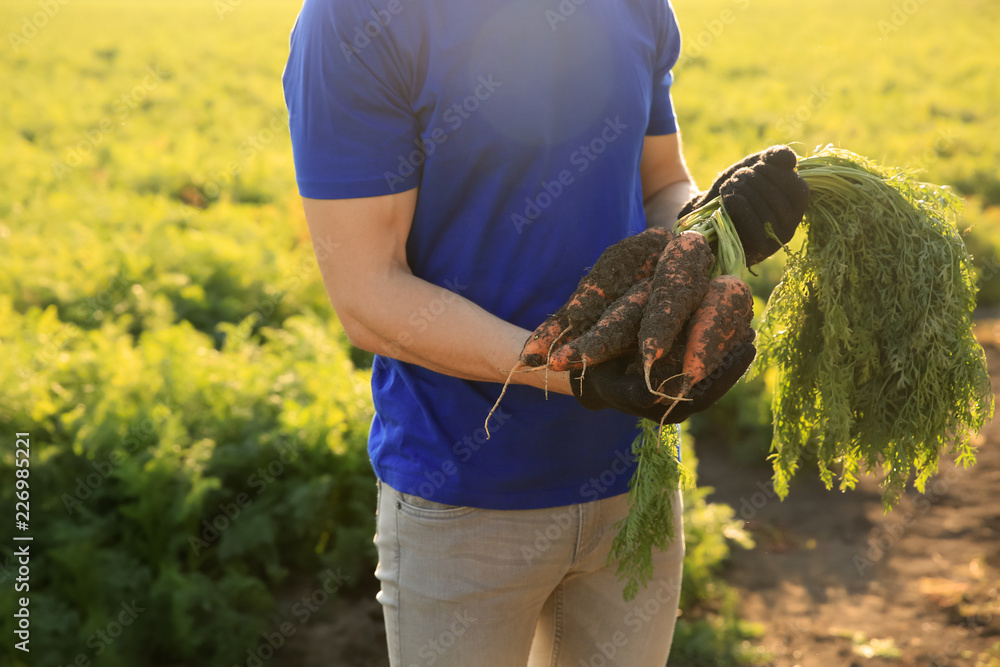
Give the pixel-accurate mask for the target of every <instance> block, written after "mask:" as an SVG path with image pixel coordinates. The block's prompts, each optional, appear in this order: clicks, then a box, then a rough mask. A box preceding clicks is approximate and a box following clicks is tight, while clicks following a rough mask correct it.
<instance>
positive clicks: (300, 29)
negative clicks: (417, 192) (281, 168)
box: [282, 0, 420, 199]
mask: <svg viewBox="0 0 1000 667" xmlns="http://www.w3.org/2000/svg"><path fill="white" fill-rule="evenodd" d="M365 9H370V7H369V6H368V5H367V3H365V2H363V1H362V0H357V1H352V0H346V1H345V0H337V1H334V0H306V1H305V3H304V4H303V6H302V10H301V12H300V13H299V16H298V19H297V20H296V22H295V26H294V28H293V29H292V34H291V41H290V50H289V56H288V62H287V63H286V65H285V70H284V73H283V74H282V85H283V88H284V95H285V105H286V107H287V108H288V123H289V131H290V133H291V138H292V153H293V156H294V159H295V175H296V180H297V181H298V186H299V193H300V194H301V195H302V196H303V197H309V198H312V199H348V198H354V197H374V196H379V195H385V194H391V193H393V192H402V191H404V190H409V189H411V188H413V187H416V186H417V185H418V183H419V180H420V169H419V168H413V167H412V166H411V165H410V164H409V163H408V162H407V161H406V158H405V157H404V156H407V155H408V154H409V153H410V152H411V151H412V150H413V149H414V145H415V144H414V142H415V141H419V136H420V134H419V124H418V122H417V119H416V117H415V115H414V113H413V111H412V109H411V107H410V105H409V102H408V100H407V94H406V80H405V73H404V72H405V70H404V69H403V68H401V66H400V63H399V58H398V57H397V54H395V53H394V51H393V48H392V43H391V40H390V39H389V38H388V37H387V36H386V31H385V29H384V27H382V26H379V27H380V28H382V29H381V30H375V29H370V30H368V32H366V26H368V24H371V23H372V16H371V15H370V14H368V15H366V14H365ZM373 25H374V24H373ZM370 33H376V34H375V35H374V36H371V34H370ZM417 145H419V143H418V144H417ZM400 165H404V166H405V167H406V168H402V167H401V166H400Z"/></svg>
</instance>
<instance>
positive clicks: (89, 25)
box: [0, 0, 1000, 667]
mask: <svg viewBox="0 0 1000 667" xmlns="http://www.w3.org/2000/svg"><path fill="white" fill-rule="evenodd" d="M913 4H914V5H915V6H917V8H918V9H917V10H916V11H913V12H909V13H907V12H906V11H904V10H902V9H900V7H901V6H899V5H894V4H892V3H890V2H886V1H879V2H870V1H867V0H848V1H846V2H845V1H844V0H838V1H837V2H834V1H833V0H818V1H817V2H812V3H810V4H809V5H808V7H807V8H806V7H804V6H803V5H802V4H801V3H793V2H792V1H791V0H757V1H756V2H753V3H752V4H751V3H750V2H745V1H735V0H732V1H731V0H724V1H723V0H717V1H714V2H694V1H693V0H677V1H676V2H674V5H675V8H676V10H677V12H678V16H679V18H680V21H681V28H682V31H683V34H684V36H685V46H684V49H683V52H682V56H681V61H680V63H679V65H678V67H677V69H676V85H675V96H674V97H675V103H676V106H677V109H678V112H679V114H680V123H681V126H682V128H683V129H684V137H685V143H686V146H687V150H686V154H687V157H688V162H689V164H690V166H691V168H692V170H693V172H694V173H695V176H696V177H697V179H698V181H699V182H700V183H702V184H706V183H708V182H710V181H711V179H712V178H713V177H714V174H715V172H716V171H717V170H719V169H722V168H723V167H725V166H726V165H728V164H730V163H732V162H734V161H735V160H737V159H739V158H740V157H742V156H743V155H745V154H748V153H751V152H755V151H757V150H760V149H761V148H763V147H765V146H768V145H771V144H774V143H789V142H796V143H795V144H794V145H795V147H796V149H797V150H799V152H800V153H807V152H810V151H811V150H812V148H813V147H814V146H815V145H817V144H822V143H827V142H833V143H835V144H840V145H842V146H844V147H845V148H850V149H852V150H854V151H857V152H860V153H863V154H866V155H870V156H872V157H873V158H876V159H878V160H880V161H882V162H884V163H886V164H898V165H900V166H905V167H913V168H918V169H923V170H924V173H925V176H926V178H927V180H931V181H934V182H938V183H948V184H952V185H953V186H954V187H955V188H956V189H957V190H958V191H959V192H960V193H961V194H963V195H965V196H966V198H967V207H966V217H965V219H964V220H963V221H962V225H963V227H968V228H970V229H971V231H969V232H968V233H967V235H966V238H967V241H968V243H969V245H970V247H971V249H972V251H973V253H974V254H975V256H976V261H977V266H978V267H979V269H980V272H981V279H982V291H981V294H980V305H981V307H983V308H992V307H995V306H996V305H997V304H998V303H1000V251H998V246H1000V233H998V230H1000V208H998V205H1000V163H998V158H997V156H998V155H1000V127H998V121H997V116H996V114H995V113H994V110H995V109H996V108H998V106H1000V89H998V88H997V87H996V86H995V82H996V80H997V67H998V66H997V63H996V59H995V58H993V57H992V54H993V52H994V49H993V48H992V46H991V43H990V41H989V40H990V39H992V38H990V37H989V35H991V34H993V33H994V32H995V31H994V30H991V29H989V26H993V27H994V28H995V27H997V26H998V23H1000V22H998V20H997V19H998V14H1000V7H998V6H997V5H996V4H995V3H990V2H988V1H986V0H981V1H975V0H963V1H962V2H957V3H949V4H948V5H947V6H945V5H943V4H934V3H928V4H922V3H921V4H919V5H918V4H917V3H913ZM299 5H300V3H299V1H298V0H242V1H236V0H216V1H215V2H208V1H207V0H205V1H194V0H169V1H168V0H147V1H146V2H142V3H135V2H128V1H126V0H73V2H55V1H54V0H53V2H48V3H47V2H36V1H29V0H10V1H8V2H5V3H3V5H2V6H0V25H3V26H5V28H6V31H5V32H7V41H8V45H7V48H6V49H5V51H4V54H3V56H2V58H0V76H2V79H3V81H4V83H5V91H6V102H5V103H4V104H3V105H0V145H2V146H3V147H4V150H3V151H0V173H2V174H3V184H2V185H0V263H2V266H3V270H2V271H0V380H2V382H0V431H2V432H3V433H6V434H11V433H14V432H17V431H26V432H29V433H30V434H31V440H32V467H31V477H30V481H31V494H32V495H31V501H32V505H33V507H32V509H33V513H32V522H31V532H32V534H33V536H34V537H35V541H34V543H33V545H34V546H33V549H34V551H33V556H32V561H31V594H30V595H31V607H30V609H31V623H32V627H33V628H34V629H35V634H34V635H33V637H34V638H35V641H33V642H32V655H31V661H30V664H31V665H32V666H33V667H50V666H56V665H66V664H78V665H82V664H96V665H111V666H117V665H122V666H126V665H127V666H135V665H168V664H171V665H176V664H190V665H198V666H201V665H205V666H215V665H230V664H233V663H234V662H245V661H246V660H247V658H246V655H247V649H248V647H254V646H257V645H258V644H259V642H260V638H261V636H262V633H267V632H269V631H270V632H273V629H274V628H275V627H280V623H282V622H284V621H287V615H285V616H282V614H281V610H279V609H278V606H277V605H276V602H275V600H276V598H277V597H278V596H279V595H280V593H281V591H282V587H283V586H285V585H286V584H287V583H288V582H289V581H290V580H291V579H292V578H294V577H304V578H307V579H309V580H311V581H312V582H313V583H314V585H315V586H317V587H323V586H327V588H326V590H334V589H337V590H339V589H343V588H347V589H350V588H352V587H364V586H365V582H368V583H370V582H371V581H372V574H371V573H372V570H373V568H374V560H375V555H374V549H373V546H372V544H371V537H372V533H373V526H374V523H373V520H374V517H373V513H374V496H375V487H374V481H373V480H374V478H373V476H372V473H371V469H370V465H369V463H368V460H367V454H366V451H365V440H366V436H367V430H368V427H369V424H370V420H371V416H372V407H371V400H370V393H369V389H368V382H369V373H370V370H369V368H368V367H369V366H370V360H371V357H370V355H367V354H365V353H362V352H360V351H359V350H356V349H353V348H352V347H351V346H350V345H349V344H348V343H347V341H346V338H345V337H344V335H343V333H342V331H341V330H340V328H339V325H338V323H337V321H336V318H335V316H334V314H333V312H332V310H331V308H330V306H329V303H328V301H327V297H326V293H325V291H324V289H323V285H322V282H321V281H320V278H319V274H318V269H317V266H316V262H315V258H314V247H313V246H314V244H315V246H316V247H317V248H318V249H320V250H322V249H323V247H324V246H323V243H324V241H325V240H324V239H310V238H309V235H308V232H307V228H306V225H305V221H304V218H303V215H302V213H301V208H300V205H299V200H298V197H297V192H296V188H295V182H294V170H293V165H292V159H291V149H290V143H289V140H288V135H287V120H286V118H287V117H286V115H285V111H284V105H283V101H282V97H281V87H280V75H281V70H282V67H283V65H284V60H285V56H286V54H287V42H288V33H289V30H290V29H291V26H292V23H293V21H294V19H295V15H296V13H297V11H298V8H299ZM903 6H908V5H903ZM760 269H761V270H760V271H759V273H760V275H759V276H758V277H757V278H754V282H753V287H754V291H755V294H756V295H757V296H758V297H759V298H760V299H766V297H767V294H768V293H769V291H770V289H771V288H772V287H773V286H774V284H776V282H777V281H778V280H779V279H780V273H781V262H780V259H776V260H772V261H771V262H768V263H767V264H766V265H765V266H762V267H760ZM762 304H763V302H762V301H761V302H760V303H758V307H757V313H758V314H759V313H760V311H761V309H762ZM769 392H770V384H769V382H768V379H767V377H766V376H765V377H763V378H760V379H758V380H756V381H754V382H753V383H748V384H743V385H740V386H738V387H737V389H736V390H734V391H733V392H731V393H730V394H729V395H727V396H726V397H725V399H723V400H722V401H720V403H719V404H718V405H717V406H716V407H714V408H713V409H712V410H711V411H710V412H709V413H706V414H705V415H703V416H701V417H699V418H696V419H693V420H691V423H690V425H689V429H688V433H689V434H690V436H693V438H694V439H697V440H698V441H714V442H719V443H723V445H724V446H725V447H728V448H729V451H730V455H731V456H732V457H733V458H734V459H736V460H739V461H742V462H744V463H746V464H747V465H760V464H761V463H762V462H763V461H764V460H765V459H766V456H767V451H768V447H769V443H770V425H769V423H770V417H769V409H768V403H769ZM686 444H687V447H688V450H689V451H688V453H687V455H686V458H685V460H686V461H687V462H689V463H690V464H691V465H692V466H693V465H694V463H693V462H694V461H695V458H694V450H693V446H692V441H691V438H687V439H686ZM13 466H14V457H13V453H12V451H11V450H10V449H9V448H5V449H4V451H3V453H2V456H0V478H2V479H5V480H9V479H12V478H13ZM709 491H710V490H709V489H704V488H701V489H697V490H694V491H691V492H689V493H688V496H687V499H686V510H685V534H686V538H687V540H688V543H687V544H688V556H687V558H686V561H685V581H684V584H685V585H684V599H683V605H682V606H683V614H682V616H681V618H680V620H679V624H678V628H677V638H676V640H675V643H674V655H675V656H676V657H677V661H678V662H679V663H680V664H686V665H736V664H759V663H764V662H766V661H767V654H766V652H765V651H763V650H762V649H760V648H759V647H755V645H754V639H755V638H756V637H758V636H759V634H760V629H759V628H756V627H754V626H751V625H748V624H746V623H744V622H742V621H741V620H740V619H739V617H738V613H737V605H736V600H735V596H734V593H733V592H732V591H731V590H730V589H729V588H728V587H727V586H726V584H725V583H724V581H723V580H722V578H721V572H722V568H723V567H724V564H725V561H726V558H727V555H728V553H729V549H730V548H731V546H732V545H740V547H741V548H742V547H749V546H751V542H750V539H749V536H748V534H747V533H746V532H744V530H743V528H742V522H740V521H737V520H735V519H734V512H733V510H732V509H731V508H729V507H728V506H726V505H722V504H719V503H712V502H709V501H708V499H707V496H708V495H709ZM13 504H14V497H13V486H12V485H11V484H8V483H4V484H2V485H0V508H2V510H3V513H4V516H12V515H13ZM11 544H12V542H11V541H10V540H4V541H0V561H2V562H0V580H2V581H3V582H4V585H5V586H7V585H11V581H12V579H13V577H14V576H15V573H16V566H15V565H14V562H15V560H14V558H13V556H12V553H13V547H12V546H11ZM331 581H332V582H333V583H332V585H330V584H331ZM0 600H2V601H0V618H2V620H0V631H2V633H3V635H4V636H5V637H8V638H9V637H11V636H12V635H11V633H12V631H13V629H14V619H13V616H12V613H13V611H14V609H15V604H16V603H15V598H14V597H13V596H11V595H5V596H3V597H2V598H0ZM123 605H124V606H125V607H129V605H132V606H131V607H129V608H131V609H132V610H133V612H132V616H128V618H129V619H130V620H129V627H127V628H122V627H121V625H118V623H119V620H118V619H121V618H122V613H123V611H122V610H123V608H124V607H123ZM139 609H141V611H139ZM133 617H134V618H133ZM298 620H301V619H298ZM116 627H117V631H114V629H115V628H116ZM102 633H103V634H102ZM81 656H82V657H81ZM0 661H2V662H3V663H4V664H12V665H26V664H29V663H28V662H27V661H25V659H24V656H23V655H22V654H20V653H19V652H17V651H15V650H14V649H13V647H12V642H11V641H9V640H8V641H5V642H3V643H2V644H0ZM990 664H992V663H990Z"/></svg>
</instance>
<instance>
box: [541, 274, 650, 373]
mask: <svg viewBox="0 0 1000 667" xmlns="http://www.w3.org/2000/svg"><path fill="white" fill-rule="evenodd" d="M652 283H653V281H652V279H651V278H646V279H645V280H640V281H639V282H637V283H636V284H635V285H633V286H632V288H631V289H630V290H629V291H627V292H626V293H625V294H623V295H622V296H620V297H618V299H617V300H616V301H615V302H614V303H613V304H611V306H610V307H608V309H607V310H606V311H604V315H603V316H602V317H601V319H600V320H598V321H597V324H595V325H594V326H593V327H591V328H590V329H588V330H587V332H586V333H585V334H583V335H582V336H579V337H577V338H574V339H573V340H572V341H570V342H569V343H567V344H566V345H563V346H562V347H560V348H559V349H558V350H557V351H556V352H555V353H554V354H553V355H552V357H551V359H550V360H549V364H550V368H553V370H554V369H555V367H559V368H562V367H567V368H568V367H571V366H570V364H572V363H577V362H579V363H581V364H582V366H583V367H584V368H586V367H587V366H592V365H593V364H598V363H600V362H602V361H607V360H608V359H614V358H615V357H620V356H621V355H623V354H627V353H628V352H629V351H630V350H634V349H636V347H637V346H638V342H637V338H636V337H637V336H638V334H639V324H640V323H641V322H642V314H643V311H644V310H645V309H646V304H647V303H648V301H649V293H650V288H651V286H652Z"/></svg>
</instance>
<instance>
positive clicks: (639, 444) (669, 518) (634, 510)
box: [608, 419, 683, 600]
mask: <svg viewBox="0 0 1000 667" xmlns="http://www.w3.org/2000/svg"><path fill="white" fill-rule="evenodd" d="M632 454H634V455H635V456H636V458H637V459H638V462H639V463H638V466H637V467H636V470H635V472H634V473H633V474H632V479H631V480H629V485H628V487H629V491H628V504H629V513H628V516H626V517H625V518H624V519H622V520H621V521H619V522H618V523H617V524H615V528H617V529H618V534H617V535H616V536H615V539H614V542H613V543H612V545H611V553H610V554H609V558H608V560H609V562H615V561H617V563H618V569H617V572H616V574H617V575H618V578H619V580H622V581H624V582H625V589H624V591H623V592H622V595H623V597H624V598H625V599H626V600H633V599H635V596H636V593H638V592H639V586H640V585H641V586H643V587H645V586H646V585H647V584H648V583H649V580H650V578H651V577H652V576H653V561H652V552H653V549H657V550H659V551H664V550H666V548H667V546H668V545H669V544H670V543H671V542H672V541H673V540H674V533H675V528H676V527H675V526H674V512H675V511H676V509H675V508H674V503H673V497H674V492H675V491H676V489H678V488H679V487H680V485H681V477H682V473H681V471H682V470H683V468H682V467H681V465H680V464H679V463H678V461H677V456H678V454H680V433H679V431H678V430H677V429H676V428H674V427H673V426H667V427H665V428H662V429H661V428H660V426H659V424H657V423H656V422H653V421H650V420H649V419H641V420H639V435H638V436H637V437H636V439H635V442H633V443H632Z"/></svg>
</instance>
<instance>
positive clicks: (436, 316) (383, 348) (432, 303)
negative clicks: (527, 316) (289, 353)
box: [338, 269, 570, 394]
mask: <svg viewBox="0 0 1000 667" xmlns="http://www.w3.org/2000/svg"><path fill="white" fill-rule="evenodd" d="M382 278H383V279H382V280H379V281H377V282H374V283H370V284H373V285H376V286H374V287H368V288H366V289H363V290H361V291H357V292H355V295H354V297H353V298H351V299H350V300H349V301H347V302H346V303H342V304H340V307H339V309H338V312H339V313H340V316H341V319H342V321H344V324H345V328H348V329H349V332H350V334H351V336H352V339H354V340H355V343H356V344H358V345H359V346H361V347H364V348H365V349H368V350H369V351H371V352H376V353H378V354H382V355H386V356H389V357H392V358H395V359H399V360H401V361H406V362H409V363H414V364H418V365H420V366H424V367H425V368H429V369H431V370H434V371H437V372H439V373H443V374H446V375H452V376H455V377H460V378H464V379H468V380H480V381H488V382H503V381H504V380H505V379H506V378H507V374H508V373H509V371H510V369H511V368H514V366H515V365H516V364H517V361H518V357H519V355H520V352H521V348H522V346H523V345H524V341H525V339H526V338H527V337H528V335H529V334H530V332H529V331H527V330H526V329H522V328H521V327H518V326H515V325H513V324H510V323H509V322H505V321H504V320H502V319H500V318H498V317H496V316H494V315H492V314H490V313H488V312H487V311H485V310H483V309H482V308H480V307H479V306H477V305H476V304H474V303H473V302H471V301H469V300H468V299H466V298H464V297H462V296H461V294H460V292H461V285H456V291H451V290H448V289H445V288H442V287H438V286H436V285H433V284H431V283H428V282H426V281H424V280H422V279H420V278H417V277H415V276H414V275H412V274H411V273H409V272H408V271H406V270H402V269H397V270H393V271H390V272H389V273H388V274H387V275H384V276H383V277H382ZM512 382H515V383H519V384H529V385H532V386H537V387H542V386H545V382H546V378H545V377H544V373H542V372H528V373H515V374H514V377H513V379H512ZM548 388H549V389H550V390H551V391H555V392H558V393H566V394H568V393H570V388H569V379H568V374H567V373H549V374H548Z"/></svg>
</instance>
